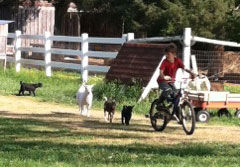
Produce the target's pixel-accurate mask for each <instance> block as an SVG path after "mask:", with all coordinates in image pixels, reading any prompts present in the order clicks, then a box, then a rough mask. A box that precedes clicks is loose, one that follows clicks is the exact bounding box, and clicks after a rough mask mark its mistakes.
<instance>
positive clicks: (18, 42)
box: [7, 31, 134, 82]
mask: <svg viewBox="0 0 240 167" xmlns="http://www.w3.org/2000/svg"><path fill="white" fill-rule="evenodd" d="M8 38H12V39H14V40H15V42H14V50H15V58H13V57H10V56H8V57H7V60H8V61H9V62H15V63H16V71H17V72H19V71H20V69H21V64H29V65H38V66H45V70H46V75H47V76H49V77H50V76H51V75H52V70H51V68H52V67H53V68H64V69H73V70H81V73H82V78H83V82H87V80H88V71H91V72H103V73H106V72H108V70H109V68H110V67H109V66H97V65H88V57H94V58H116V56H117V54H118V52H106V51H91V50H89V49H88V48H89V43H94V44H119V45H122V44H123V43H124V42H127V41H129V40H132V39H134V34H133V33H128V34H124V35H123V36H122V38H98V37H88V34H82V36H81V37H70V36H52V35H51V34H50V33H49V32H46V33H45V35H26V34H21V31H16V33H9V34H8ZM22 40H41V41H43V43H44V46H42V47H22V46H23V45H22ZM54 41H61V42H75V43H79V44H81V50H73V49H59V48H52V44H53V42H54ZM22 52H33V53H43V54H44V58H45V59H44V60H34V59H24V58H22V56H21V53H22ZM51 54H57V55H64V56H81V64H75V63H65V62H54V61H52V60H51Z"/></svg>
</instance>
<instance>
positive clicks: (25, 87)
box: [18, 81, 42, 96]
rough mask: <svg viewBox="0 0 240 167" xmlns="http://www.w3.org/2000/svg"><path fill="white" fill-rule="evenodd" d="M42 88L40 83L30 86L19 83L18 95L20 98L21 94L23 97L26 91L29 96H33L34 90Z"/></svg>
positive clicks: (29, 84)
mask: <svg viewBox="0 0 240 167" xmlns="http://www.w3.org/2000/svg"><path fill="white" fill-rule="evenodd" d="M39 87H42V83H36V84H31V83H23V82H22V81H20V90H19V93H18V95H19V96H20V95H21V94H22V95H24V91H28V92H29V95H31V94H32V93H33V95H34V96H35V90H36V88H39Z"/></svg>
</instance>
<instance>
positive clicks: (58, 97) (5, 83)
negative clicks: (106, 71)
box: [0, 68, 157, 114]
mask: <svg viewBox="0 0 240 167" xmlns="http://www.w3.org/2000/svg"><path fill="white" fill-rule="evenodd" d="M52 74H53V75H52V77H46V76H45V72H44V71H41V70H37V69H28V68H21V72H20V73H16V72H15V69H14V68H10V69H7V71H6V72H5V73H4V72H3V70H2V69H0V83H1V84H0V94H3V95H16V94H18V90H19V82H20V81H23V82H30V83H35V82H42V83H43V87H42V88H40V89H37V90H36V94H37V96H36V98H37V99H38V100H40V101H46V102H56V103H64V104H68V105H76V100H75V99H76V92H77V90H78V89H79V86H80V85H81V83H82V79H81V74H80V73H77V72H64V71H53V73H52ZM88 82H89V83H90V84H94V85H95V86H94V89H93V95H94V102H93V108H95V109H101V110H102V108H103V103H104V102H103V97H104V96H106V97H108V98H113V99H115V100H116V101H117V110H119V111H120V110H121V109H122V106H123V105H135V108H134V111H135V112H137V113H142V114H146V113H148V110H149V107H150V104H151V101H152V99H154V98H155V97H157V96H156V93H152V94H151V95H150V98H149V99H147V100H145V101H144V102H142V103H139V104H138V103H137V100H138V98H139V97H140V95H141V93H142V89H141V87H140V86H139V85H138V84H136V85H135V86H126V85H122V84H117V83H116V82H106V81H105V80H104V76H102V75H92V76H90V77H89V81H88Z"/></svg>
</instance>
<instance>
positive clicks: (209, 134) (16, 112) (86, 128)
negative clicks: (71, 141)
mask: <svg viewBox="0 0 240 167" xmlns="http://www.w3.org/2000/svg"><path fill="white" fill-rule="evenodd" d="M91 115H92V116H91V118H86V117H83V116H80V114H79V112H78V107H77V105H76V106H75V107H71V106H66V105H62V104H50V103H46V102H39V101H37V100H36V99H34V98H33V97H26V96H25V97H21V96H0V117H6V118H19V119H33V120H38V121H43V122H49V123H55V124H56V123H57V125H56V126H59V127H58V128H67V129H70V130H71V132H73V133H78V134H84V135H89V136H93V138H91V139H90V140H84V141H81V142H87V143H93V142H95V143H96V142H97V143H101V142H102V143H109V144H111V143H113V144H131V143H145V144H151V145H154V144H177V143H185V142H191V143H192V142H193V143H194V142H224V143H235V144H240V140H239V139H240V128H239V127H230V126H209V125H208V124H201V123H197V128H196V130H195V133H194V135H191V136H187V135H185V133H184V131H183V129H182V127H181V126H180V125H177V124H175V123H171V124H170V125H168V127H167V128H166V129H165V131H164V132H155V131H154V130H153V128H152V127H151V126H150V122H149V120H148V119H147V118H144V117H143V116H142V115H133V119H132V121H131V125H130V126H123V125H121V124H120V113H119V112H117V113H116V115H115V120H114V123H113V124H112V125H111V124H109V123H106V122H104V119H103V111H98V110H92V114H91ZM52 140H54V139H52Z"/></svg>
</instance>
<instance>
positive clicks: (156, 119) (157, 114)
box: [149, 99, 167, 131]
mask: <svg viewBox="0 0 240 167" xmlns="http://www.w3.org/2000/svg"><path fill="white" fill-rule="evenodd" d="M157 101H158V99H156V100H154V101H153V102H152V105H151V109H150V112H149V114H150V121H151V124H152V127H153V128H154V129H155V130H156V131H163V130H164V129H165V128H166V126H167V116H166V113H167V111H165V109H164V108H162V109H159V110H157V109H156V107H157Z"/></svg>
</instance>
